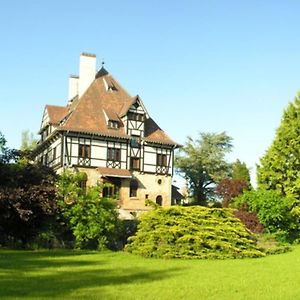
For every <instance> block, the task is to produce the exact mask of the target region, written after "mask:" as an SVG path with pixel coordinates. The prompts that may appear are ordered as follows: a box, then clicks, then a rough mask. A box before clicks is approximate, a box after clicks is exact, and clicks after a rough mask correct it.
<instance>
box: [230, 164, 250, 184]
mask: <svg viewBox="0 0 300 300" xmlns="http://www.w3.org/2000/svg"><path fill="white" fill-rule="evenodd" d="M231 177H232V179H234V180H242V181H244V182H245V183H246V184H247V185H248V186H249V187H250V186H251V183H250V172H249V169H248V168H247V165H246V163H244V162H241V161H240V160H239V159H237V160H236V161H235V162H234V163H233V164H232V176H231Z"/></svg>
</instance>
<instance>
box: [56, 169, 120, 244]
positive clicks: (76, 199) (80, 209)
mask: <svg viewBox="0 0 300 300" xmlns="http://www.w3.org/2000/svg"><path fill="white" fill-rule="evenodd" d="M81 178H82V173H75V174H72V173H70V172H66V173H63V174H62V175H61V177H60V179H59V181H58V198H59V204H60V206H61V208H62V215H63V216H64V218H65V222H66V224H67V226H69V228H70V229H71V231H72V233H73V235H74V237H75V247H76V248H80V249H99V250H100V249H103V248H107V247H108V246H109V245H115V243H116V237H117V230H118V227H119V220H118V213H117V211H116V202H115V201H114V200H113V199H109V198H101V197H100V191H101V187H99V186H95V187H89V188H87V189H81V188H80V187H79V184H80V180H81Z"/></svg>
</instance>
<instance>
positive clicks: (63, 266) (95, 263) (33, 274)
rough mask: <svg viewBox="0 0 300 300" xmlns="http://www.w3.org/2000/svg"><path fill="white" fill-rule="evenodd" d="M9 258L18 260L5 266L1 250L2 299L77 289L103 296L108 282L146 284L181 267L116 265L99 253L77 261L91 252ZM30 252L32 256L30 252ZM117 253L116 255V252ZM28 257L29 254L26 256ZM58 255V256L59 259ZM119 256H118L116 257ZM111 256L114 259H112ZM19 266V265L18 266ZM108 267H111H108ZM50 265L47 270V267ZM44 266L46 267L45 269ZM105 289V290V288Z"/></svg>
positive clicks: (62, 293)
mask: <svg viewBox="0 0 300 300" xmlns="http://www.w3.org/2000/svg"><path fill="white" fill-rule="evenodd" d="M11 254H12V256H11V255H9V257H10V259H12V260H13V259H14V258H15V259H16V261H14V262H12V261H11V264H12V265H14V266H12V267H9V265H10V264H9V263H8V265H7V267H4V268H2V265H3V261H2V259H3V258H4V256H5V254H4V255H3V252H1V253H0V298H4V297H20V298H23V299H24V298H27V297H35V298H47V297H57V298H62V297H64V296H68V295H70V294H71V293H72V292H76V290H80V289H84V290H88V289H95V288H96V289H97V297H101V288H102V287H105V286H107V285H123V284H130V283H134V284H136V283H143V282H149V281H157V280H162V279H164V278H170V277H171V276H176V273H177V272H178V271H182V269H179V268H168V269H163V270H162V269H161V268H159V267H157V268H155V267H153V265H151V263H149V264H145V266H143V267H134V266H132V265H130V264H129V260H128V261H125V260H124V261H123V262H119V263H117V264H114V262H113V260H114V257H112V258H111V257H110V258H109V256H110V254H109V253H108V254H104V255H103V256H102V254H101V255H99V253H94V254H98V255H97V256H98V257H97V258H96V259H94V260H88V259H87V257H84V258H83V260H80V258H79V261H78V257H77V255H78V254H84V255H89V254H93V253H90V252H85V253H82V252H79V253H77V254H76V253H74V252H71V254H69V253H68V252H65V256H64V253H63V252H62V253H59V254H58V253H55V254H54V257H53V255H51V254H49V252H45V253H43V252H40V253H34V252H33V253H32V252H29V253H27V255H25V254H26V253H24V254H22V255H21V257H20V256H18V253H16V254H14V253H11ZM28 254H29V255H28ZM113 255H114V254H113ZM26 256H27V257H26ZM70 256H71V257H72V256H73V257H74V259H75V257H77V260H76V261H75V260H73V261H72V260H69V257H70ZM55 258H58V260H57V261H56V260H55ZM115 258H116V259H117V257H115ZM110 259H111V261H109V260H110ZM17 265H19V268H17V267H16V266H17ZM108 266H109V267H108ZM44 268H47V269H44ZM43 269H44V270H43ZM103 292H104V291H103Z"/></svg>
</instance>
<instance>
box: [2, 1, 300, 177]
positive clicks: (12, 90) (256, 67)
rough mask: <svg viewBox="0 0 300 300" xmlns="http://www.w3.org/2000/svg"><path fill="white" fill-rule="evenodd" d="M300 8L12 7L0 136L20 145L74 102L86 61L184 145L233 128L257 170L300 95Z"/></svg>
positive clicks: (5, 37) (241, 154) (176, 4)
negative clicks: (50, 111) (48, 115)
mask: <svg viewBox="0 0 300 300" xmlns="http://www.w3.org/2000/svg"><path fill="white" fill-rule="evenodd" d="M299 11H300V2H299V1H288V0H286V1H276V0H273V1H256V0H252V1H230V0H227V1H225V0H224V1H221V0H219V1H214V0H210V1H200V0H198V1H188V0H187V1H176V0H172V1H169V0H165V1H163V0H160V1H158V0H153V1H129V0H128V1H126V0H123V1H118V0H115V1H99V0H98V1H94V0H90V1H86V2H84V1H75V0H73V1H63V0H61V1H57V0H52V1H32V0H27V1H16V0H10V1H4V2H3V3H2V4H1V10H0V39H1V47H0V66H1V69H0V103H1V113H0V131H2V133H3V134H4V135H5V137H6V139H7V141H8V146H10V147H16V148H18V147H19V146H20V141H21V132H22V131H23V130H26V129H28V130H30V131H32V132H35V133H36V132H37V131H38V129H39V126H40V122H41V117H42V112H43V108H44V105H45V104H55V105H65V104H66V102H67V94H68V76H69V75H70V74H77V73H78V68H79V55H80V53H81V52H90V53H94V54H96V55H97V58H98V59H97V60H98V66H99V65H100V63H101V60H102V58H103V59H104V60H105V67H106V69H107V70H108V71H109V72H110V73H111V74H112V75H113V76H114V77H115V78H116V79H117V80H118V81H119V82H120V83H121V84H122V85H123V87H125V89H127V91H128V92H129V93H130V94H131V95H136V94H139V95H140V97H141V98H142V100H143V102H144V103H145V105H146V107H147V109H148V112H149V113H150V115H151V116H152V117H153V118H154V119H155V120H156V121H157V123H158V124H159V125H160V126H161V127H162V128H163V129H164V130H165V131H166V132H167V133H168V134H169V135H170V136H171V137H172V138H173V139H174V140H176V141H177V142H178V143H181V144H184V142H185V140H186V136H188V135H189V136H192V137H194V138H195V137H197V134H198V132H222V131H226V132H227V134H228V135H230V136H231V137H232V138H233V144H234V149H233V152H232V154H231V155H230V156H229V157H228V159H229V160H231V161H233V160H235V159H236V158H239V159H240V160H242V161H245V162H246V163H247V165H248V166H249V167H251V168H252V177H253V178H254V174H255V172H254V168H255V164H256V163H258V162H259V158H260V157H261V156H262V155H263V154H264V152H265V150H266V149H267V147H268V146H269V145H270V144H271V142H272V140H273V138H274V134H275V129H276V128H277V127H278V125H279V123H280V119H281V116H282V112H283V110H284V108H285V107H286V106H287V104H288V102H289V101H292V100H293V99H294V96H295V95H296V93H297V91H298V90H299V89H300V71H299V70H300V54H299V53H300V51H299V49H300V39H299V37H300V18H299Z"/></svg>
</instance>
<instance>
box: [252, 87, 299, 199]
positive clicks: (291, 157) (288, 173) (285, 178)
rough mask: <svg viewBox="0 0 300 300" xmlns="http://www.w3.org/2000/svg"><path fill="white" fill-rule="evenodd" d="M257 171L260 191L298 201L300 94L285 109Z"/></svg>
mask: <svg viewBox="0 0 300 300" xmlns="http://www.w3.org/2000/svg"><path fill="white" fill-rule="evenodd" d="M257 170H258V171H257V179H258V186H259V187H260V188H262V189H267V190H276V191H278V192H279V193H280V194H281V195H282V196H291V197H294V198H296V199H300V176H299V175H300V171H299V170H300V93H298V95H297V96H296V98H295V101H294V102H293V103H289V105H288V106H287V108H286V109H285V111H284V113H283V117H282V120H281V124H280V126H279V127H278V129H277V131H276V135H275V138H274V140H273V143H272V144H271V146H270V147H269V149H268V150H267V151H266V153H265V155H264V156H263V157H262V158H261V160H260V165H259V166H258V169H257Z"/></svg>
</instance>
